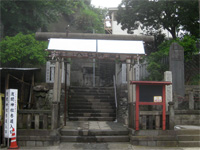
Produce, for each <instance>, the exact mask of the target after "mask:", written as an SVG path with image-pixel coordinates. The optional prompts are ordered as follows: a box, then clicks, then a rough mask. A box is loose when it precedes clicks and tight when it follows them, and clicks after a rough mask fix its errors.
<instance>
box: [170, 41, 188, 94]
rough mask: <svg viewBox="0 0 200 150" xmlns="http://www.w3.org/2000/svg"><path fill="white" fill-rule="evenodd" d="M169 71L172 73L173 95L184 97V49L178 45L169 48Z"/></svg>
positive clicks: (174, 44)
mask: <svg viewBox="0 0 200 150" xmlns="http://www.w3.org/2000/svg"><path fill="white" fill-rule="evenodd" d="M169 69H170V71H171V72H172V87H173V94H176V95H180V96H182V97H184V96H185V86H184V85H185V79H184V49H183V47H182V46H180V45H179V44H178V43H172V44H171V46H170V52H169Z"/></svg>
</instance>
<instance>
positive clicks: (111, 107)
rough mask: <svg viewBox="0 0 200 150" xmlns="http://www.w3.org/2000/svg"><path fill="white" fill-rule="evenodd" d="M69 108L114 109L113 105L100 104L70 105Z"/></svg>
mask: <svg viewBox="0 0 200 150" xmlns="http://www.w3.org/2000/svg"><path fill="white" fill-rule="evenodd" d="M70 108H71V109H115V106H102V105H92V106H89V105H77V106H74V105H70Z"/></svg>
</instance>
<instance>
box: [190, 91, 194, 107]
mask: <svg viewBox="0 0 200 150" xmlns="http://www.w3.org/2000/svg"><path fill="white" fill-rule="evenodd" d="M189 110H194V94H193V92H192V91H191V92H190V93H189Z"/></svg>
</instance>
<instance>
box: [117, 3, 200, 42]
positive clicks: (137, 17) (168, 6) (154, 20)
mask: <svg viewBox="0 0 200 150" xmlns="http://www.w3.org/2000/svg"><path fill="white" fill-rule="evenodd" d="M198 10H199V9H198V0H190V1H188V0H173V1H172V0H124V1H122V3H121V4H120V6H119V11H118V13H117V21H118V23H121V24H122V29H128V32H129V33H133V30H135V29H137V28H138V27H139V26H141V27H142V28H143V29H145V30H147V31H150V30H152V29H154V30H160V29H162V28H163V29H167V30H168V31H169V32H170V33H171V35H172V37H173V39H176V37H177V32H178V31H179V30H186V31H188V32H189V33H190V34H191V35H194V36H196V37H198V36H199V22H198V20H199V19H198Z"/></svg>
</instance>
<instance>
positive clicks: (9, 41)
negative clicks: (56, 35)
mask: <svg viewBox="0 0 200 150" xmlns="http://www.w3.org/2000/svg"><path fill="white" fill-rule="evenodd" d="M45 48H47V42H41V41H36V40H35V36H34V34H28V35H23V34H22V33H19V34H17V35H16V36H14V37H8V36H7V37H5V38H4V39H3V40H2V41H1V42H0V49H1V51H0V58H1V59H0V61H1V64H2V66H5V67H27V66H28V67H31V66H32V65H39V64H44V63H45V62H46V57H47V52H45V51H44V49H45Z"/></svg>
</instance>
